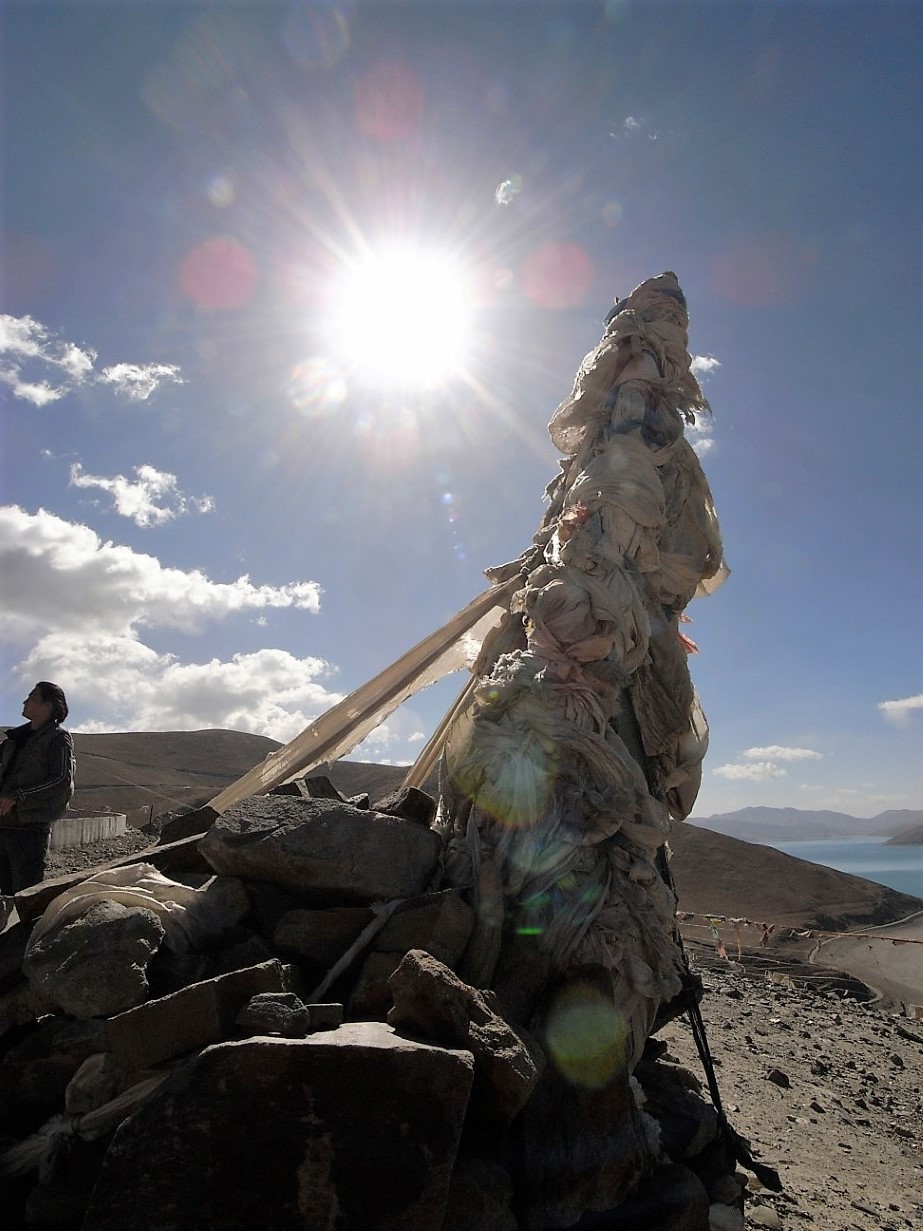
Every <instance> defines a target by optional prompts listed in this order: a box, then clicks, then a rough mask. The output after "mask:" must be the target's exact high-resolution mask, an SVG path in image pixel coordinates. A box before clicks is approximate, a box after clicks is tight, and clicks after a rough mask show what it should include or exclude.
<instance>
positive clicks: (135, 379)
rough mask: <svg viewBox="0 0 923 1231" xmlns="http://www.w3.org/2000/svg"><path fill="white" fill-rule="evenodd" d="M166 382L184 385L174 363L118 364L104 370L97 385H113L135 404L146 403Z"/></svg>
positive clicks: (98, 378) (97, 379) (97, 380)
mask: <svg viewBox="0 0 923 1231" xmlns="http://www.w3.org/2000/svg"><path fill="white" fill-rule="evenodd" d="M165 380H169V381H173V382H174V383H175V384H182V381H181V380H180V376H179V368H178V367H175V366H174V365H173V364H172V363H148V364H145V365H141V364H137V363H116V364H114V365H113V366H112V367H111V368H103V370H102V372H101V373H100V374H99V376H98V377H97V378H96V383H97V384H99V385H112V386H113V388H114V389H115V390H116V391H117V392H118V393H121V394H123V395H124V396H125V397H129V398H131V399H132V401H134V402H146V401H147V399H148V398H149V397H150V396H151V394H152V393H154V392H155V391H156V390H157V388H158V387H159V386H160V385H161V384H162V383H163V382H164V381H165Z"/></svg>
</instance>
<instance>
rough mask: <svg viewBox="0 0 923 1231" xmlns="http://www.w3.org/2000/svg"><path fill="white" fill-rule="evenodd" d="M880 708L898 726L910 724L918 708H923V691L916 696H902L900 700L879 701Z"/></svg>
mask: <svg viewBox="0 0 923 1231" xmlns="http://www.w3.org/2000/svg"><path fill="white" fill-rule="evenodd" d="M878 708H879V709H880V710H881V712H882V714H884V716H885V718H887V720H888V722H892V723H893V724H894V725H895V726H896V727H906V726H908V725H909V723H910V721H911V719H912V718H913V715H914V713H915V711H916V710H923V692H921V693H917V695H916V696H915V697H902V698H901V699H900V700H899V701H879V703H878Z"/></svg>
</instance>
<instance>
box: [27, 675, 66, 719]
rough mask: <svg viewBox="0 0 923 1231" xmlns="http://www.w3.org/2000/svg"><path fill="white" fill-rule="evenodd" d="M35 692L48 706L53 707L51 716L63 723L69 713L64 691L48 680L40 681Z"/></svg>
mask: <svg viewBox="0 0 923 1231" xmlns="http://www.w3.org/2000/svg"><path fill="white" fill-rule="evenodd" d="M35 690H36V692H37V693H38V695H39V696H40V697H41V698H42V700H43V701H44V702H45V704H46V705H51V707H52V709H51V716H52V718H53V719H54V720H55V722H63V721H64V719H65V718H66V717H67V715H68V713H69V710H68V708H67V698H66V697H65V695H64V689H63V688H61V687H60V686H59V685H57V684H51V683H49V681H48V680H39V682H38V683H37V684H36V685H35Z"/></svg>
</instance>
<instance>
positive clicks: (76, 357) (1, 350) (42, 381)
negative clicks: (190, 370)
mask: <svg viewBox="0 0 923 1231" xmlns="http://www.w3.org/2000/svg"><path fill="white" fill-rule="evenodd" d="M0 355H3V356H4V363H3V364H2V365H0V383H3V384H5V385H8V386H9V388H10V389H12V391H13V394H14V396H15V397H18V398H21V399H22V400H23V401H26V402H31V403H32V404H33V405H34V406H47V405H48V404H49V403H51V402H56V401H58V400H59V399H60V398H62V397H64V396H65V394H68V393H71V392H72V391H73V390H74V389H76V388H77V387H78V386H80V385H83V384H86V383H90V384H102V385H111V386H113V388H115V390H116V391H117V392H118V393H120V394H122V395H123V396H126V397H129V398H131V399H132V400H133V401H146V400H147V399H148V398H149V397H150V396H151V394H152V393H153V392H154V390H155V389H157V388H158V386H159V385H160V384H162V383H163V382H164V381H167V380H169V381H173V382H174V383H177V384H182V377H181V376H180V370H179V368H178V367H176V366H175V365H174V364H168V363H149V364H134V363H116V364H113V365H112V366H110V367H107V368H103V370H102V372H101V373H100V374H99V375H97V376H94V365H95V363H96V360H97V357H98V356H97V352H96V351H95V350H92V349H90V348H88V347H86V348H85V347H81V346H78V345H77V343H76V342H66V341H62V340H61V339H59V338H57V337H55V335H54V334H53V333H51V331H50V330H48V329H47V328H46V327H45V326H44V325H43V324H41V322H40V321H37V320H35V319H34V317H31V316H10V315H8V314H5V313H4V314H0ZM27 368H28V369H29V370H28V371H27V370H26V369H27ZM49 369H50V375H51V376H53V378H54V382H52V381H51V380H49Z"/></svg>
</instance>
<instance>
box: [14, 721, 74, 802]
mask: <svg viewBox="0 0 923 1231" xmlns="http://www.w3.org/2000/svg"><path fill="white" fill-rule="evenodd" d="M29 730H30V724H29V723H26V724H25V725H24V726H21V727H13V729H12V730H10V731H7V736H6V739H5V740H4V741H3V743H2V744H0V795H12V797H13V798H14V799H15V800H16V807H15V808H14V809H13V811H12V812H10V813H8V814H7V815H6V816H3V817H0V826H10V825H50V824H51V823H52V821H56V820H58V819H59V818H60V817H62V816H63V815H64V813H65V811H66V810H67V805H68V804H69V803H70V801H71V797H72V796H73V794H74V741H73V740H72V739H71V736H70V732H69V731H65V729H64V727H62V726H59V725H58V723H56V722H55V721H54V720H52V721H51V722H46V723H45V725H44V726H43V727H40V728H39V730H38V731H36V732H35V733H34V734H33V735H31V736H29V737H28V738H27V732H28V731H29Z"/></svg>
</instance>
